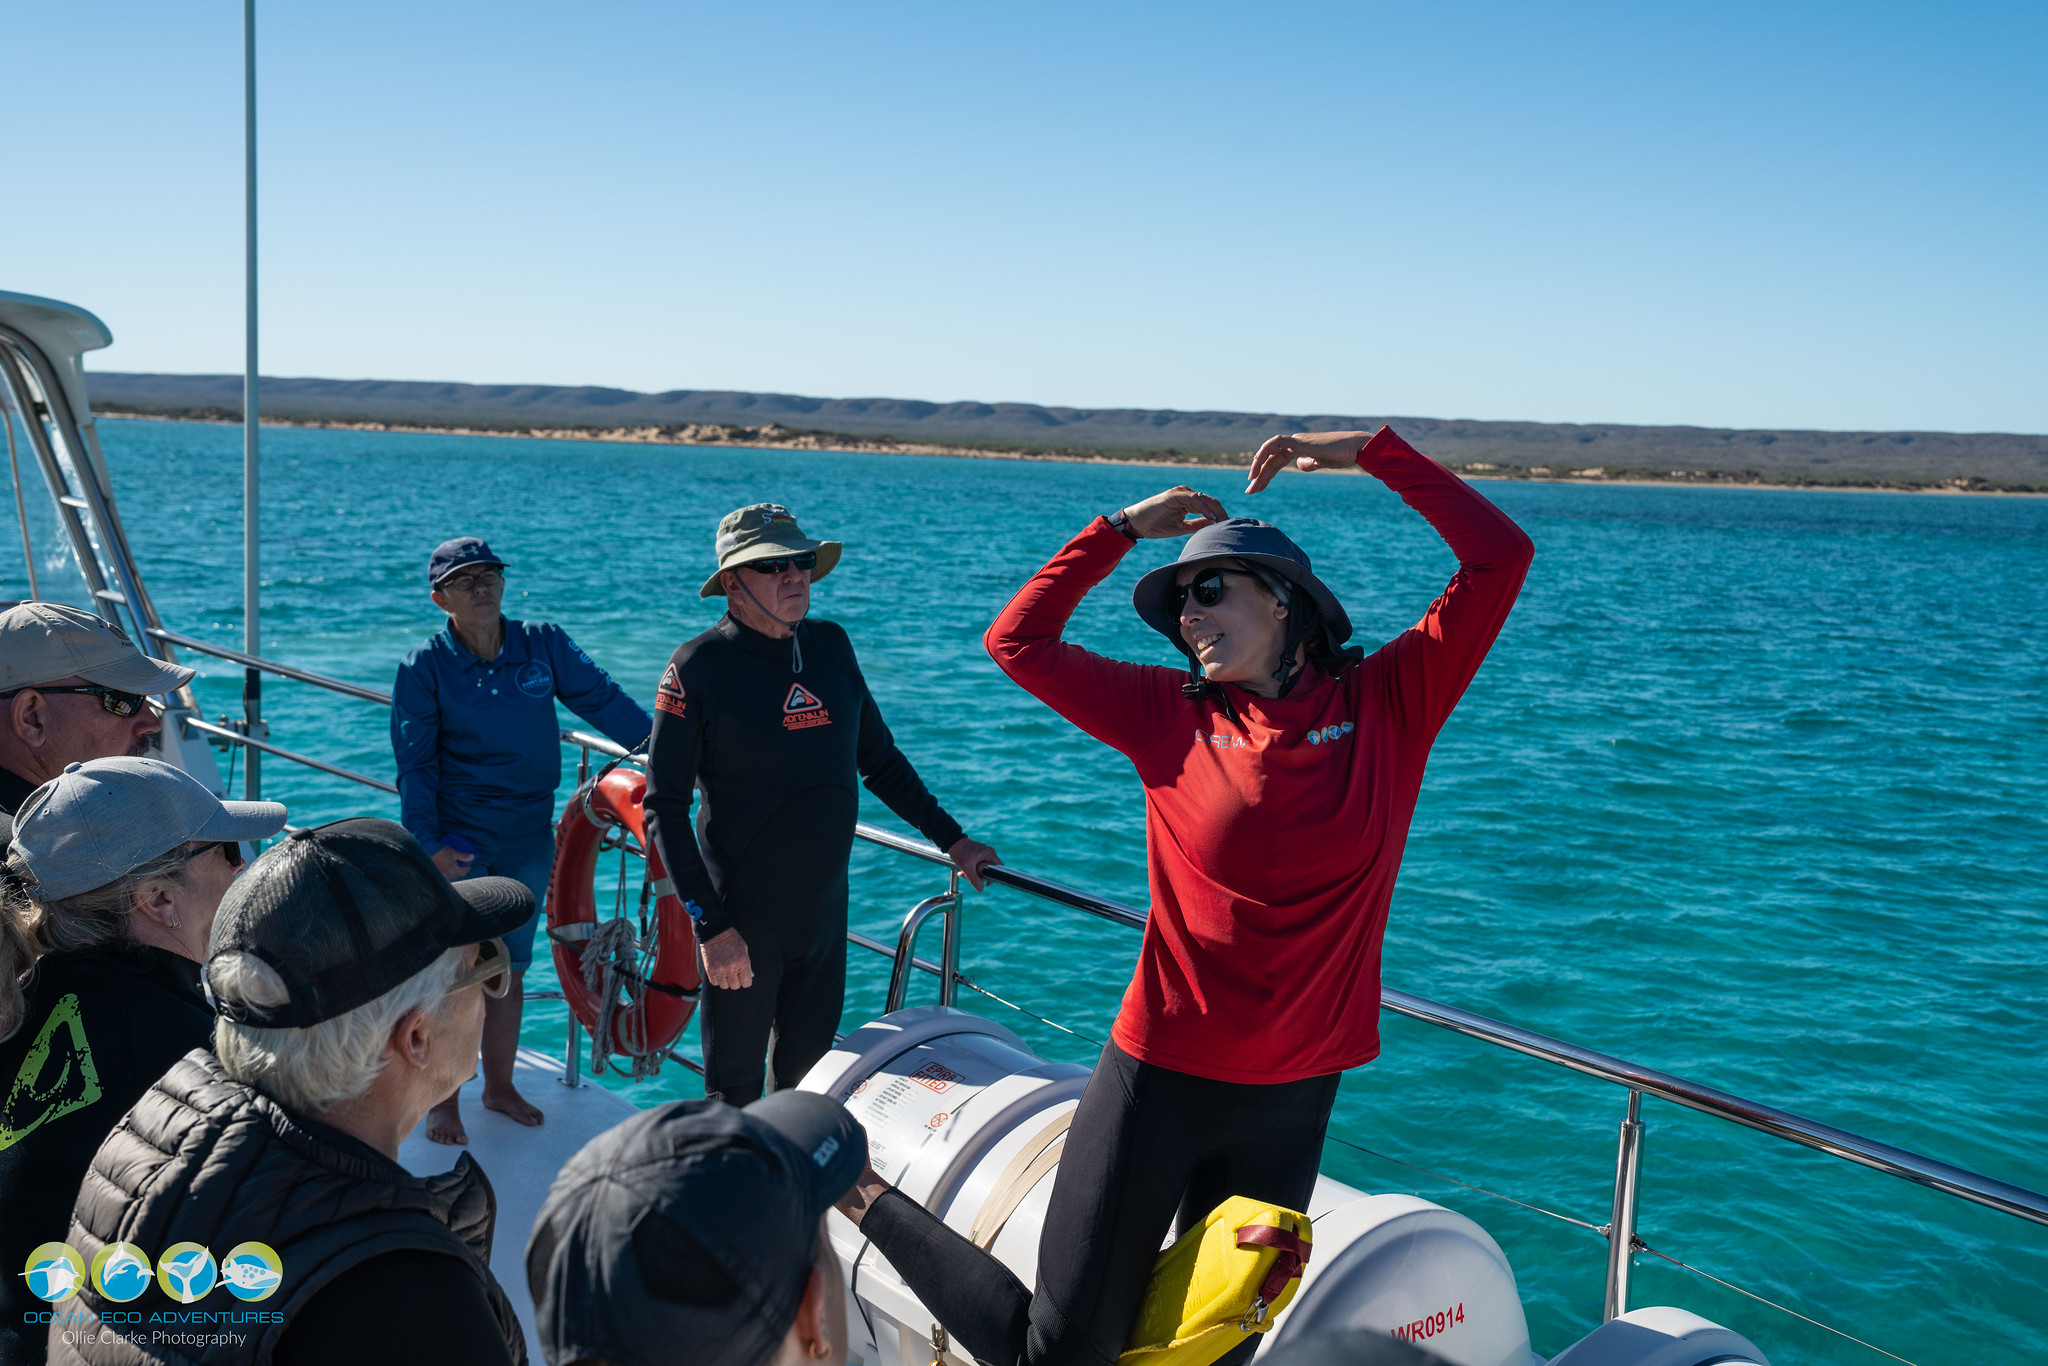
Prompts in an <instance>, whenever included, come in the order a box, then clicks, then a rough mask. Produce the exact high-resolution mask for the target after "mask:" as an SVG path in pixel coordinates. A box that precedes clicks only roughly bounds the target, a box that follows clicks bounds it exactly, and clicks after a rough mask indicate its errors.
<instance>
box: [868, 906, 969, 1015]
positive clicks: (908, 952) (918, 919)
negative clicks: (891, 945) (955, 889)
mask: <svg viewBox="0 0 2048 1366" xmlns="http://www.w3.org/2000/svg"><path fill="white" fill-rule="evenodd" d="M958 899H959V898H957V897H949V896H928V897H926V898H925V899H924V900H922V901H920V902H918V903H917V904H916V905H915V906H912V907H911V908H910V914H908V915H906V916H904V917H903V928H902V929H901V930H898V931H897V932H896V963H895V966H893V967H891V968H890V969H889V999H888V1000H887V1001H885V1002H883V1008H882V1013H883V1014H884V1015H887V1014H890V1013H891V1012H893V1011H898V1010H901V1009H903V1002H904V999H905V998H906V997H908V996H909V995H910V965H911V962H912V960H913V959H914V958H915V957H916V949H917V932H918V931H919V930H921V929H923V928H924V922H925V921H927V920H929V919H931V915H932V912H933V911H937V910H943V909H944V908H945V907H947V906H949V905H951V904H953V902H955V901H957V900H958ZM945 974H946V967H945V965H944V964H940V966H939V980H940V981H941V982H942V983H943V982H944V981H945V980H946V977H945ZM944 990H945V988H944V987H943V986H941V987H940V991H941V992H943V991H944Z"/></svg>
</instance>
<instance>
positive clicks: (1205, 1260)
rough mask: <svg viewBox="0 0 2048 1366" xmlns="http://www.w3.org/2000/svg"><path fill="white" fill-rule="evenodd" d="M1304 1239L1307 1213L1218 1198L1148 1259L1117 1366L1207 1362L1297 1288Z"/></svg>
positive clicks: (1266, 1319)
mask: <svg viewBox="0 0 2048 1366" xmlns="http://www.w3.org/2000/svg"><path fill="white" fill-rule="evenodd" d="M1309 1244H1310V1229H1309V1220H1308V1216H1307V1215H1306V1214H1300V1213H1297V1212H1296V1211H1294V1210H1291V1209H1281V1208H1279V1207H1278V1206H1275V1205H1269V1204H1265V1203H1263V1202H1262V1201H1258V1200H1253V1199H1251V1198H1249V1197H1248V1196H1243V1195H1233V1196H1232V1197H1230V1199H1228V1200H1225V1201H1224V1202H1223V1203H1222V1204H1220V1205H1218V1206H1217V1207H1216V1208H1215V1209H1213V1210H1211V1211H1210V1212H1209V1217H1208V1218H1206V1219H1204V1220H1203V1221H1202V1222H1201V1223H1200V1224H1199V1225H1197V1226H1196V1227H1194V1228H1191V1229H1189V1230H1188V1231H1187V1232H1186V1233H1183V1234H1182V1235H1181V1236H1180V1237H1178V1238H1176V1239H1174V1242H1173V1246H1172V1247H1170V1248H1168V1249H1166V1251H1164V1252H1162V1253H1160V1254H1159V1260H1158V1261H1157V1262H1155V1263H1153V1265H1152V1283H1151V1284H1150V1285H1149V1286H1147V1287H1146V1288H1145V1302H1144V1304H1143V1305H1141V1306H1140V1307H1139V1309H1138V1321H1137V1322H1136V1323H1134V1324H1132V1325H1131V1337H1130V1341H1128V1342H1126V1343H1125V1344H1124V1350H1123V1355H1122V1356H1120V1357H1118V1358H1117V1366H1209V1363H1210V1362H1212V1361H1214V1360H1216V1359H1217V1358H1218V1357H1220V1356H1222V1355H1223V1354H1224V1353H1225V1352H1227V1351H1229V1350H1230V1349H1231V1348H1233V1347H1235V1346H1237V1344H1239V1343H1240V1342H1243V1341H1244V1340H1245V1339H1246V1338H1248V1337H1250V1336H1251V1335H1252V1334H1253V1333H1263V1332H1265V1331H1266V1330H1267V1329H1269V1328H1271V1327H1272V1326H1273V1316H1274V1315H1275V1314H1277V1313H1279V1312H1280V1311H1281V1310H1282V1309H1284V1308H1286V1307H1287V1303H1288V1301H1290V1300H1292V1299H1293V1298H1294V1292H1295V1291H1296V1290H1297V1289H1299V1288H1300V1286H1301V1269H1302V1267H1303V1266H1304V1265H1305V1264H1306V1263H1307V1262H1308V1254H1309Z"/></svg>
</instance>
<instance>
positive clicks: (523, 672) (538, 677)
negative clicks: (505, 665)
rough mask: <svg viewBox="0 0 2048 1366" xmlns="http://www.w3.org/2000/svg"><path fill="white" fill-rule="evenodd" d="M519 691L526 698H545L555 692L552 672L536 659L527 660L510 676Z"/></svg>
mask: <svg viewBox="0 0 2048 1366" xmlns="http://www.w3.org/2000/svg"><path fill="white" fill-rule="evenodd" d="M512 681H513V682H514V683H516V684H518V685H519V691H521V692H523V693H525V694H526V695H527V696H528V697H546V696H547V695H548V694H549V693H551V692H553V691H554V690H555V675H554V671H553V670H552V669H550V668H548V666H547V665H545V664H543V663H541V662H540V661H539V660H537V659H529V660H527V661H526V662H525V663H524V664H521V665H520V666H519V671H518V672H517V673H515V674H513V675H512Z"/></svg>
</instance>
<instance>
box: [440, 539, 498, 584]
mask: <svg viewBox="0 0 2048 1366" xmlns="http://www.w3.org/2000/svg"><path fill="white" fill-rule="evenodd" d="M479 564H494V565H496V566H497V567H498V568H500V569H503V568H504V567H505V562H504V561H503V560H501V559H499V558H498V557H497V556H496V555H494V554H492V553H491V547H490V544H489V543H488V542H486V541H485V540H484V539H483V538H482V537H480V536H457V537H456V538H455V539H454V540H452V541H443V542H441V544H439V545H437V546H435V547H434V553H433V554H431V555H429V556H427V582H428V583H430V584H432V585H433V586H434V587H436V588H439V587H440V586H441V580H443V579H445V578H447V577H448V576H449V575H450V574H453V573H454V572H455V571H456V570H458V569H468V568H469V567H470V566H472V565H479Z"/></svg>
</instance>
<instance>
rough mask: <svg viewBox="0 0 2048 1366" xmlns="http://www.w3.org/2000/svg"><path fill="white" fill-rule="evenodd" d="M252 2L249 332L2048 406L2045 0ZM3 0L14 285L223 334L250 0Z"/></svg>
mask: <svg viewBox="0 0 2048 1366" xmlns="http://www.w3.org/2000/svg"><path fill="white" fill-rule="evenodd" d="M261 10H262V19H261V21H260V22H261V26H262V27H261V49H260V62H261V82H262V91H261V104H262V117H263V120H264V125H263V145H262V170H263V175H264V178H265V179H264V189H263V196H262V211H263V224H264V232H265V240H264V248H265V250H264V283H265V295H264V310H263V321H264V328H265V333H264V350H263V368H264V370H265V372H266V373H272V374H284V375H324V376H338V377H351V378H356V377H380V378H397V379H452V380H472V381H488V382H504V381H532V382H552V383H598V384H610V385H618V386H622V387H627V388H636V389H668V388H740V389H775V390H782V391H787V392H796V393H810V394H821V395H832V396H858V395H870V396H872V395H889V396H905V397H917V398H931V399H942V400H945V399H982V400H1003V399H1015V400H1025V401H1032V402H1041V403H1061V404H1076V405H1091V406H1092V405H1118V406H1122V405H1137V406H1147V407H1151V406H1159V407H1178V408H1203V407H1212V408H1251V409H1278V410H1283V411H1303V410H1306V411H1326V412H1327V411H1335V412H1356V413H1382V414H1383V413H1397V414H1416V415H1427V416H1437V417H1485V418H1532V419H1541V420H1553V421H1619V422H1686V423H1702V424H1708V425H1728V426H1811V427H1835V428H1842V427H1849V428H1895V427H1907V428H1933V429H1948V430H1963V431H1984V430H2004V431H2025V432H2044V431H2048V74H2044V73H2048V4H2043V3H2041V0H2031V2H2030V3H2024V4H2009V5H1993V4H1970V3H1939V4H1937V3H1926V4H1921V5H1914V6H1907V5H1894V4H1885V3H1869V2H1867V0H1866V2H1864V3H1855V4H1846V3H1845V4H1800V3H1788V2H1787V0H1775V2H1774V3H1767V4H1745V3H1735V2H1734V0H1724V2H1723V3H1714V4H1653V5H1643V4H1626V5H1624V4H1611V5H1598V4H1551V5H1530V4H1519V3H1516V4H1509V3H1499V4H1459V3H1430V4H1422V3H1415V4H1409V5H1400V6H1396V5H1378V4H1350V5H1338V4H1330V5H1317V4H1291V5H1290V4H1272V5H1257V4H1233V5H1220V4H1218V5H1210V4H1201V3H1187V2H1186V0H1182V2H1180V3H1173V4H1158V5H1136V4H1114V3H1104V2H1103V0H1095V2H1093V3H1087V4H1072V5H1063V4H1055V3H1039V4H1032V5H1028V6H1026V5H978V4H961V3H958V0H952V3H945V4H929V5H913V4H899V5H863V4H849V3H843V2H842V3H833V4H823V3H821V4H814V5H797V4H775V3H759V4H733V3H730V2H729V0H727V2H726V3H720V4H715V5H714V4H697V3H679V2H678V0H657V2H654V3H640V2H637V0H615V2H613V3H602V4H600V3H586V4H575V5H563V4H559V3H555V4H535V3H520V2H516V0H494V3H490V4H483V3H440V2H439V0H410V2H409V3H406V4H396V3H391V2H390V0H357V2H356V3H353V4H349V5H308V4H303V3H298V4H290V5H287V4H274V3H273V4H267V5H263V6H262V7H261ZM5 33H6V39H5V50H4V60H5V61H6V64H7V67H6V69H7V78H6V79H7V88H8V105H9V120H10V127H9V146H10V152H11V161H12V167H13V175H11V176H10V177H9V180H8V189H7V198H6V200H5V202H4V205H0V288H9V289H17V290H26V291H29V292H33V293H41V294H51V295H56V296H59V297H62V298H66V299H70V300H73V301H76V302H78V303H81V304H84V305H85V306H87V307H89V308H91V309H93V310H94V311H96V312H97V313H99V314H100V315H101V316H102V317H104V318H105V319H106V320H107V322H108V323H109V325H110V326H111V327H112V328H113V330H114V332H115V335H116V337H117V339H118V340H117V342H116V344H115V346H114V348H113V349H112V350H110V351H108V352H105V353H102V355H101V356H100V357H99V358H98V361H97V363H98V365H99V366H100V367H101V368H105V369H132V370H168V371H238V370H239V369H240V368H241V332H240V329H241V274H240V272H241V218H240V215H241V187H240V174H241V141H240V139H241V89H240V62H241V47H240V43H241V33H240V7H239V5H236V4H234V3H231V0H209V3H205V4H176V5H166V4H162V3H137V2H136V0H104V2H103V3H89V4H44V5H34V4H30V3H27V0H9V3H8V4H7V8H6V12H5ZM31 170H32V171H33V172H34V173H35V175H36V176H37V177H38V183H37V186H36V187H35V189H34V191H33V192H31V189H30V186H29V185H28V184H27V183H26V181H25V180H24V178H23V176H24V173H25V172H28V171H31Z"/></svg>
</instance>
